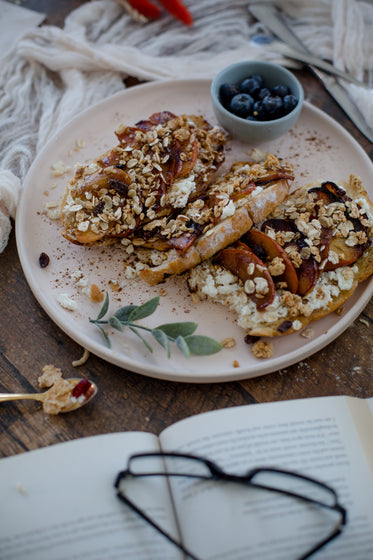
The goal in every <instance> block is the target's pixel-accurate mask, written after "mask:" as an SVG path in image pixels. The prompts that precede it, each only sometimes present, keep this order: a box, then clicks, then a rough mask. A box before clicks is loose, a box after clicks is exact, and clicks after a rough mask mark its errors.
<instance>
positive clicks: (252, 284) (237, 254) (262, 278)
mask: <svg viewBox="0 0 373 560" xmlns="http://www.w3.org/2000/svg"><path fill="white" fill-rule="evenodd" d="M214 262H215V263H217V264H220V265H221V266H223V267H224V268H227V269H228V270H230V272H232V274H235V275H236V276H238V278H240V280H242V282H243V283H244V286H245V291H246V293H248V294H249V295H250V297H251V299H252V300H253V301H254V303H255V305H256V307H257V309H258V310H262V309H264V308H265V307H267V306H268V305H269V304H271V303H272V302H273V299H274V297H275V285H274V283H273V280H272V277H271V275H270V273H269V272H268V269H267V268H266V266H265V265H264V263H263V261H262V260H261V259H260V258H259V257H257V256H256V255H255V253H253V251H252V250H251V249H250V248H249V247H248V246H247V245H245V244H244V243H240V242H239V243H237V244H236V245H234V246H233V247H229V248H228V249H223V251H221V252H220V253H219V254H218V255H217V256H216V257H215V259H214Z"/></svg>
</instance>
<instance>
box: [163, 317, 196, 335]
mask: <svg viewBox="0 0 373 560" xmlns="http://www.w3.org/2000/svg"><path fill="white" fill-rule="evenodd" d="M197 327H198V323H193V322H191V321H186V322H185V323H165V324H164V325H159V327H157V329H158V330H160V331H163V332H164V333H165V334H166V335H167V336H168V337H170V338H173V339H175V338H177V337H178V336H188V335H191V334H193V333H194V331H195V330H196V328H197Z"/></svg>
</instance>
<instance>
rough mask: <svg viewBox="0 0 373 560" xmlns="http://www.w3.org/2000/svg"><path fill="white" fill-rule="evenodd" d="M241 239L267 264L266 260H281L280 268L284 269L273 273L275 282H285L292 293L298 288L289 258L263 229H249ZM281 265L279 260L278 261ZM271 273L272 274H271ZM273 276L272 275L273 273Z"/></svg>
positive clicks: (294, 271)
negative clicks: (278, 272)
mask: <svg viewBox="0 0 373 560" xmlns="http://www.w3.org/2000/svg"><path fill="white" fill-rule="evenodd" d="M242 241H243V242H244V243H245V244H246V245H248V246H249V247H250V249H251V250H252V251H253V252H254V253H255V254H256V255H257V256H258V257H259V258H261V260H262V261H263V262H264V263H265V264H267V261H272V262H273V260H274V259H276V258H277V259H280V261H282V266H281V268H283V267H285V268H284V271H283V272H282V273H281V274H277V275H275V281H276V282H286V284H287V289H288V290H289V291H290V292H292V293H293V294H295V293H296V291H297V289H298V277H297V272H296V270H295V268H294V265H293V263H292V262H291V260H290V259H289V257H288V255H287V254H286V252H285V251H284V249H283V248H282V247H281V245H279V243H277V242H276V241H275V240H274V239H272V237H270V236H269V235H267V234H266V233H264V232H263V231H259V230H255V229H251V230H250V231H248V232H247V233H246V234H245V235H244V236H243V238H242ZM280 265H281V262H280ZM272 275H273V274H272ZM273 276H274V275H273Z"/></svg>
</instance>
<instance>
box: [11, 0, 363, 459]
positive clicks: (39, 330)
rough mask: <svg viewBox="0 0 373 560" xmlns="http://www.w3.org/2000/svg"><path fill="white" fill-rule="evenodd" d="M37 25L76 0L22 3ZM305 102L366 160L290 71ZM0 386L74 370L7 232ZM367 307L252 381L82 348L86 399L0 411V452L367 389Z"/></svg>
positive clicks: (71, 348)
mask: <svg viewBox="0 0 373 560" xmlns="http://www.w3.org/2000/svg"><path fill="white" fill-rule="evenodd" d="M17 3H18V4H19V3H20V4H21V5H23V6H25V7H29V8H34V9H36V8H38V9H39V10H40V11H43V12H45V13H46V14H47V22H48V23H50V24H56V25H61V24H62V22H63V20H64V17H65V16H66V15H67V13H68V12H69V11H70V10H71V9H74V8H75V7H77V6H78V5H79V4H81V3H82V0H64V1H61V2H50V0H23V1H21V2H17ZM297 75H298V77H299V79H300V80H301V82H302V84H303V87H304V90H305V94H306V99H307V100H308V101H309V102H311V103H313V104H314V105H316V106H317V107H320V108H321V109H323V110H324V111H326V112H327V113H328V114H329V115H330V116H332V117H333V118H335V119H336V120H337V121H338V122H340V123H341V124H342V125H343V126H344V127H345V128H346V129H347V130H348V131H349V132H350V133H351V135H352V136H353V137H354V138H355V139H356V140H357V141H358V142H359V143H360V145H361V146H362V147H363V149H364V150H365V151H366V152H367V153H368V155H369V156H370V157H371V158H372V157H373V145H372V144H371V143H370V142H368V140H366V139H365V138H364V137H363V136H362V135H361V134H360V133H359V131H358V130H357V129H356V128H355V126H354V125H353V124H352V123H351V122H350V121H349V119H348V118H347V117H346V115H345V114H344V113H343V111H342V110H341V109H340V108H339V107H338V105H336V103H335V102H334V101H333V100H332V99H331V98H330V96H329V95H328V94H327V93H326V91H325V90H324V89H323V88H322V86H321V85H320V83H319V82H318V81H317V79H316V78H315V77H314V76H313V75H312V74H311V73H310V72H309V71H308V70H306V69H304V70H301V71H298V72H297ZM0 290H1V292H0V293H1V297H0V317H1V331H0V332H1V336H0V391H3V392H13V391H14V392H15V391H17V392H18V391H33V390H37V385H38V384H37V379H38V377H39V375H40V373H41V367H42V366H43V365H45V364H47V363H51V364H54V365H56V366H58V367H60V368H61V369H62V370H63V372H64V374H65V376H66V377H67V376H73V375H75V374H76V373H77V372H76V369H75V368H73V367H72V361H73V360H76V359H78V358H80V356H81V354H82V349H81V348H80V346H79V345H77V344H76V343H75V342H74V341H72V340H71V339H70V338H69V337H68V336H67V335H65V334H64V333H63V332H62V331H61V330H60V329H59V328H58V327H57V326H56V325H55V324H54V323H53V322H52V321H51V320H50V319H49V317H48V316H47V315H46V314H45V313H44V311H43V310H42V309H41V307H40V306H39V304H38V303H37V301H36V300H35V298H34V296H33V295H32V293H31V291H30V289H29V287H28V285H27V282H26V280H25V277H24V275H23V272H22V269H21V265H20V261H19V258H18V255H17V248H16V242H15V235H14V231H13V233H12V235H11V238H10V242H9V245H8V246H7V247H6V249H5V251H4V252H3V253H2V254H0ZM372 324H373V304H372V302H371V303H369V305H368V306H367V307H366V309H365V310H364V311H363V313H362V315H361V316H360V318H358V319H356V320H355V322H354V324H352V325H351V326H350V327H349V328H348V329H347V330H346V331H345V332H344V333H343V334H342V335H341V336H339V338H338V339H337V340H335V341H334V342H332V343H331V344H329V345H328V346H327V347H326V348H325V349H323V350H322V351H320V352H318V353H317V354H315V355H314V356H311V357H310V358H308V359H307V360H304V361H302V362H300V363H298V364H296V365H294V366H291V367H288V368H286V369H284V370H282V371H277V372H274V373H272V374H270V375H265V376H262V377H258V378H255V379H248V380H244V381H240V382H231V383H216V384H184V383H175V382H167V381H160V380H157V379H152V378H148V377H145V376H142V375H139V374H135V373H131V372H129V371H125V370H123V369H120V368H119V367H116V366H113V365H111V364H108V363H106V362H105V361H103V360H101V359H100V358H98V357H96V356H94V355H91V356H90V358H89V360H88V361H87V363H86V364H85V365H83V366H81V367H80V368H79V370H78V373H79V374H81V375H82V376H87V377H89V378H91V379H92V380H93V381H95V382H96V383H97V384H98V386H99V395H98V397H97V398H96V399H95V401H94V403H92V404H90V405H88V406H87V407H85V408H84V409H82V410H80V411H77V412H74V413H73V414H66V415H59V416H56V417H53V416H47V415H45V414H44V413H43V411H42V409H41V406H40V405H39V404H38V403H35V402H32V401H21V402H17V403H4V404H1V408H0V422H1V428H0V456H9V455H13V454H16V453H21V452H23V451H26V450H29V449H35V448H38V447H42V446H46V445H50V444H52V443H57V442H60V441H66V440H70V439H74V438H78V437H83V436H89V435H94V434H99V433H107V432H116V431H122V430H146V431H151V432H153V433H159V432H160V431H161V430H162V429H163V428H165V427H166V426H168V425H170V424H171V423H173V422H175V421H177V420H180V419H182V418H185V417H187V416H190V415H192V414H196V413H199V412H204V411H208V410H213V409H217V408H223V407H230V406H236V405H241V404H252V403H259V402H269V401H279V400H285V399H296V398H304V397H314V396H322V395H342V394H344V395H354V396H357V397H362V398H366V397H370V396H372V395H373V362H372V349H373V328H372Z"/></svg>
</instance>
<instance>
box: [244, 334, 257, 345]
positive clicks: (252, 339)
mask: <svg viewBox="0 0 373 560" xmlns="http://www.w3.org/2000/svg"><path fill="white" fill-rule="evenodd" d="M259 339H260V336H253V335H252V334H247V335H246V336H245V338H244V341H245V342H246V344H254V343H255V342H257V341H258V340H259Z"/></svg>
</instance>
